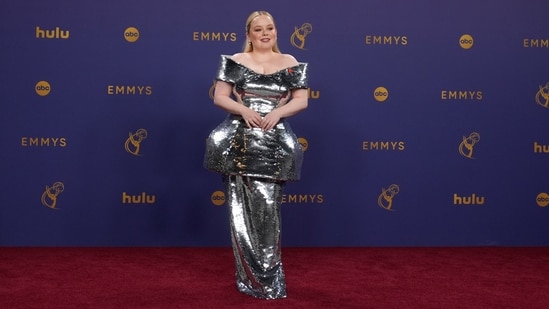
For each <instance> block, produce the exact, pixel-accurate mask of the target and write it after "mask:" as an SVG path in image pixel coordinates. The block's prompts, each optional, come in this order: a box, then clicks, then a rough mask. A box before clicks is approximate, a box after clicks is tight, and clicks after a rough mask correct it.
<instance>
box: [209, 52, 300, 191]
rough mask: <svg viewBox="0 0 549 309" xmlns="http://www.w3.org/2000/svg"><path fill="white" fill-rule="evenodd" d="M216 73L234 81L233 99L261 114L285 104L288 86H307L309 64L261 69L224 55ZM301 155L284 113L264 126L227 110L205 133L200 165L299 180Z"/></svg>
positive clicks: (221, 169)
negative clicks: (271, 125) (271, 70)
mask: <svg viewBox="0 0 549 309" xmlns="http://www.w3.org/2000/svg"><path fill="white" fill-rule="evenodd" d="M216 79H217V80H221V81H224V82H228V83H230V84H232V85H233V94H234V96H235V98H236V100H237V101H238V102H240V103H241V104H244V105H245V106H247V107H249V108H251V109H253V110H255V111H256V112H258V113H259V114H260V115H261V116H264V115H265V114H267V113H269V112H270V111H272V110H273V109H275V108H277V107H278V106H281V105H284V104H286V103H287V102H288V101H289V100H290V99H291V90H292V89H298V88H307V64H306V63H299V64H298V65H296V66H293V67H289V68H286V69H283V70H280V71H278V72H275V73H272V74H260V73H257V72H254V71H253V70H251V69H250V68H248V67H246V66H244V65H242V64H240V63H238V62H236V61H234V60H233V59H231V58H230V57H229V56H225V55H222V56H221V61H220V64H219V68H218V71H217V76H216ZM302 160H303V150H302V149H301V145H300V144H299V142H298V140H297V136H296V135H295V134H294V132H293V131H292V128H291V127H290V124H289V123H288V121H286V119H281V120H280V122H279V123H278V124H277V125H276V126H275V127H274V128H273V129H271V130H268V131H263V130H262V129H260V128H248V127H247V125H246V123H245V122H244V121H243V120H242V117H241V116H240V115H233V114H229V115H228V116H227V117H226V118H225V120H224V121H223V122H221V123H220V124H219V125H218V126H217V127H216V128H215V129H214V130H213V131H212V132H211V133H210V135H209V136H208V138H207V139H206V154H205V157H204V166H205V167H206V168H207V169H209V170H211V171H215V172H218V173H221V174H225V175H245V176H251V177H261V178H268V179H273V180H280V181H286V180H298V179H299V178H300V173H301V164H302Z"/></svg>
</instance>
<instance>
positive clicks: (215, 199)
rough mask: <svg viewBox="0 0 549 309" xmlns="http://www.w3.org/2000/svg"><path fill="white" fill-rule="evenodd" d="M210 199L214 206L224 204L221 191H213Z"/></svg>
mask: <svg viewBox="0 0 549 309" xmlns="http://www.w3.org/2000/svg"><path fill="white" fill-rule="evenodd" d="M210 198H211V200H212V203H213V204H214V205H215V206H221V205H223V204H224V203H225V193H223V192H222V191H215V192H214V193H212V196H211V197H210Z"/></svg>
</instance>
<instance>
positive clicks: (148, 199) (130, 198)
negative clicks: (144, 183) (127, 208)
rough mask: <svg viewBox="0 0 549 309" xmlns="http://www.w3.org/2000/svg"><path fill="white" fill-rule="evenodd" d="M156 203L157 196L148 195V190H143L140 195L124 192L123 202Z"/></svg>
mask: <svg viewBox="0 0 549 309" xmlns="http://www.w3.org/2000/svg"><path fill="white" fill-rule="evenodd" d="M154 203H156V196H154V195H148V194H147V193H146V192H141V194H138V195H131V194H128V193H126V192H122V204H154Z"/></svg>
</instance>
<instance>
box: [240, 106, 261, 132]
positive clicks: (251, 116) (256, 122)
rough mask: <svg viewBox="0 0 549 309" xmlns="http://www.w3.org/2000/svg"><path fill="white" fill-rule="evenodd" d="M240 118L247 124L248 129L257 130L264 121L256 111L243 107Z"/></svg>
mask: <svg viewBox="0 0 549 309" xmlns="http://www.w3.org/2000/svg"><path fill="white" fill-rule="evenodd" d="M240 116H242V119H244V121H245V122H246V125H247V126H248V128H250V129H251V128H257V127H259V126H260V125H261V123H262V119H261V116H260V115H259V114H258V113H257V112H256V111H254V110H252V109H250V108H248V107H246V106H244V105H242V107H241V111H240Z"/></svg>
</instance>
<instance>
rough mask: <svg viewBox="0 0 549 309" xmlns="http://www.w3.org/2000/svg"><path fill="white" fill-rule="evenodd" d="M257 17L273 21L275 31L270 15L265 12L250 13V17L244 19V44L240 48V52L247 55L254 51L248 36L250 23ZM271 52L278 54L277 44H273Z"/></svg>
mask: <svg viewBox="0 0 549 309" xmlns="http://www.w3.org/2000/svg"><path fill="white" fill-rule="evenodd" d="M258 16H267V17H269V18H270V19H271V20H272V21H273V25H275V29H276V24H275V21H274V18H273V15H271V13H269V12H267V11H255V12H252V13H251V14H250V15H248V19H246V41H245V42H244V47H243V48H242V51H243V52H245V53H249V52H251V51H252V50H254V46H253V45H252V42H250V41H249V40H248V34H249V32H250V25H251V23H252V21H253V20H254V19H255V18H256V17H258ZM273 51H274V52H275V53H280V49H279V48H278V42H275V44H274V45H273Z"/></svg>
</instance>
